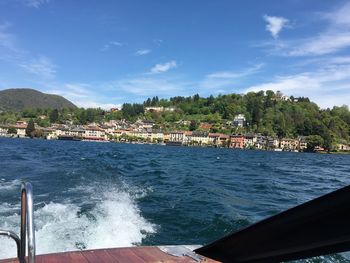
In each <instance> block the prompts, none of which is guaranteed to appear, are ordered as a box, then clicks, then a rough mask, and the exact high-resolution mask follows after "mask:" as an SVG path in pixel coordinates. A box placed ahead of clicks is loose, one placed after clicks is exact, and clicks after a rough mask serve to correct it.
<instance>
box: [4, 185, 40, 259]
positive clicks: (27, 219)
mask: <svg viewBox="0 0 350 263" xmlns="http://www.w3.org/2000/svg"><path fill="white" fill-rule="evenodd" d="M0 235H2V236H8V237H10V238H12V239H13V240H14V241H15V242H16V245H17V257H18V259H19V260H20V262H26V260H25V256H26V237H28V263H35V231H34V210H33V189H32V185H31V184H30V183H22V186H21V237H20V238H19V237H18V236H17V235H16V234H15V233H14V232H12V231H8V230H0Z"/></svg>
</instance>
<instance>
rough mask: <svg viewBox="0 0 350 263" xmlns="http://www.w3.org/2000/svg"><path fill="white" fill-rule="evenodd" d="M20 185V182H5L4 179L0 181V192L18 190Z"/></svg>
mask: <svg viewBox="0 0 350 263" xmlns="http://www.w3.org/2000/svg"><path fill="white" fill-rule="evenodd" d="M20 185H21V180H17V179H15V180H12V181H8V182H7V181H5V179H1V180H0V191H10V190H14V189H19V188H20Z"/></svg>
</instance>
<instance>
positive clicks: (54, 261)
mask: <svg viewBox="0 0 350 263" xmlns="http://www.w3.org/2000/svg"><path fill="white" fill-rule="evenodd" d="M35 262H36V263H58V262H64V263H107V262H108V263H114V262H115V263H136V262H137V263H151V262H157V263H175V262H176V263H179V262H181V263H196V262H198V261H196V260H194V259H192V258H191V257H189V256H172V255H170V254H167V253H165V252H163V251H161V250H160V249H159V248H158V247H131V248H108V249H96V250H86V251H74V252H64V253H55V254H46V255H37V256H36V258H35ZM200 262H206V263H214V262H218V261H214V260H211V259H208V258H204V257H203V259H202V260H201V261H200ZM0 263H19V260H18V259H2V260H0Z"/></svg>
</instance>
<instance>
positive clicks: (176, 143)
mask: <svg viewBox="0 0 350 263" xmlns="http://www.w3.org/2000/svg"><path fill="white" fill-rule="evenodd" d="M165 145H166V146H182V142H177V141H168V142H165Z"/></svg>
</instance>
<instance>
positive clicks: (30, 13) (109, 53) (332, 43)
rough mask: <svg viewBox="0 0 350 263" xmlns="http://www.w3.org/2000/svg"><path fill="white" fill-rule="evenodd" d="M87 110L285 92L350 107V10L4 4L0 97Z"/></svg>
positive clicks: (127, 2)
mask: <svg viewBox="0 0 350 263" xmlns="http://www.w3.org/2000/svg"><path fill="white" fill-rule="evenodd" d="M8 88H33V89H37V90H40V91H42V92H45V93H53V94H59V95H62V96H64V97H66V98H67V99H69V100H71V101H72V102H73V103H75V104H76V105H78V106H80V107H102V108H110V107H115V106H120V105H121V104H123V103H125V102H130V103H134V102H143V101H144V100H145V99H147V98H148V97H153V96H158V97H160V98H169V97H172V96H191V95H194V94H197V93H198V94H199V95H201V96H205V97H207V96H209V95H218V94H228V93H239V94H241V93H247V92H249V91H260V90H274V91H277V90H280V91H282V93H283V94H285V95H289V96H290V95H293V96H295V97H298V96H304V97H309V98H310V99H311V100H312V101H314V102H316V103H317V104H319V105H320V106H321V107H322V108H327V107H333V106H334V105H337V106H341V105H348V106H349V105H350V1H344V0H332V1H320V0H307V1H305V0H285V1H280V0H274V1H272V0H265V1H260V0H256V1H253V0H245V1H232V0H176V1H170V0H151V1H144V0H138V1H136V0H124V1H119V0H77V1H71V0H0V90H3V89H8Z"/></svg>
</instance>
